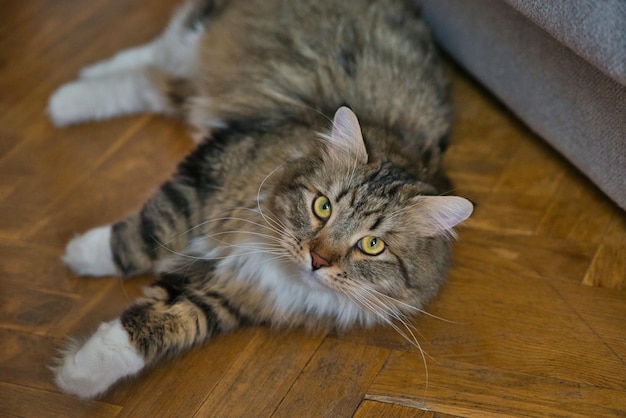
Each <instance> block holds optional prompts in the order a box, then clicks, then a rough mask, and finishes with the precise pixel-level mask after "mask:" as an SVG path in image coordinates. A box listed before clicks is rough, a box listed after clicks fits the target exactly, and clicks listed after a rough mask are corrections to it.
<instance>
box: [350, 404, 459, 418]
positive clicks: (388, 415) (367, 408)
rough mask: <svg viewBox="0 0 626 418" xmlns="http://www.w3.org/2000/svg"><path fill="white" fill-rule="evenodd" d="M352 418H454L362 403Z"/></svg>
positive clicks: (389, 405)
mask: <svg viewBox="0 0 626 418" xmlns="http://www.w3.org/2000/svg"><path fill="white" fill-rule="evenodd" d="M354 418H456V417H455V416H453V415H448V414H441V413H438V412H433V411H424V410H420V409H415V408H410V407H407V406H402V405H395V404H393V403H386V402H375V401H363V402H361V405H359V409H357V410H356V413H355V414H354Z"/></svg>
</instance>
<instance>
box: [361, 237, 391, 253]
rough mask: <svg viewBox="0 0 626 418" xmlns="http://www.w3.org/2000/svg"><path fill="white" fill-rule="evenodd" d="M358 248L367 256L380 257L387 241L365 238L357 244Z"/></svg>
mask: <svg viewBox="0 0 626 418" xmlns="http://www.w3.org/2000/svg"><path fill="white" fill-rule="evenodd" d="M356 246H357V247H359V250H361V251H362V252H363V253H364V254H367V255H378V254H380V253H382V252H383V250H384V249H385V241H383V240H382V239H380V238H378V237H372V236H369V235H368V236H366V237H363V238H361V239H360V240H359V242H357V244H356Z"/></svg>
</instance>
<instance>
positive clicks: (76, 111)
mask: <svg viewBox="0 0 626 418" xmlns="http://www.w3.org/2000/svg"><path fill="white" fill-rule="evenodd" d="M91 90H92V89H91V87H90V85H89V84H88V83H86V82H81V81H73V82H71V83H67V84H64V85H62V86H61V87H59V88H58V89H57V90H56V91H55V92H54V93H53V94H52V96H50V99H49V100H48V109H47V112H48V116H49V117H50V119H51V120H52V122H53V123H54V124H55V125H56V126H59V127H61V126H67V125H71V124H74V123H78V122H83V121H86V120H89V119H93V115H94V114H95V113H97V108H98V103H96V102H95V101H94V96H93V94H92V92H91Z"/></svg>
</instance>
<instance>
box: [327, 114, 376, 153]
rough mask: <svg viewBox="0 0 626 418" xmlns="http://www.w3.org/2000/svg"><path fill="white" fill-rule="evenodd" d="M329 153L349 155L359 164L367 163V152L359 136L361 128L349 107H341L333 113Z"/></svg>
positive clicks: (360, 135)
mask: <svg viewBox="0 0 626 418" xmlns="http://www.w3.org/2000/svg"><path fill="white" fill-rule="evenodd" d="M328 140H329V147H330V148H331V149H330V151H335V152H336V153H338V154H344V155H346V154H347V155H349V156H350V157H351V158H353V159H354V158H356V160H357V161H358V162H360V163H361V164H366V163H367V150H366V149H365V143H364V142H363V134H361V126H360V125H359V120H358V119H357V117H356V115H355V114H354V112H353V111H352V110H350V108H349V107H346V106H342V107H340V108H339V109H337V112H335V117H334V118H333V129H332V131H331V133H330V137H328Z"/></svg>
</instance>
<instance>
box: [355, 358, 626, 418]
mask: <svg viewBox="0 0 626 418" xmlns="http://www.w3.org/2000/svg"><path fill="white" fill-rule="evenodd" d="M410 364H415V360H414V359H413V358H412V357H410V353H405V352H393V353H392V354H391V356H390V358H389V361H388V362H387V364H386V365H385V367H384V368H383V370H382V371H381V372H380V374H379V375H378V376H377V378H376V379H375V380H374V382H373V383H372V386H371V387H370V390H369V391H368V393H367V399H370V400H381V401H384V402H393V403H396V404H400V405H406V406H410V407H414V408H428V409H429V410H432V411H436V412H442V413H446V414H451V415H459V416H481V417H482V416H484V417H513V416H517V417H519V416H525V417H545V416H552V417H598V418H600V417H616V416H623V412H624V411H626V392H625V391H620V390H611V389H605V388H597V387H594V386H589V385H584V384H581V383H576V382H567V381H563V380H559V379H548V378H542V377H538V376H533V375H530V374H524V373H513V372H507V371H503V370H499V369H497V368H495V367H480V366H476V365H472V364H468V363H463V362H456V361H450V360H442V359H436V361H433V362H431V365H430V367H429V373H428V390H427V392H426V396H424V387H425V385H426V384H427V382H426V379H425V375H424V374H423V373H415V370H413V369H412V368H411V367H407V366H408V365H410ZM415 366H416V367H417V364H415Z"/></svg>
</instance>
